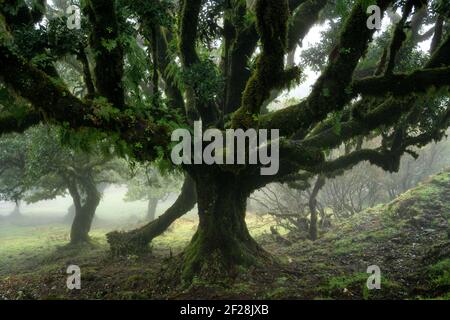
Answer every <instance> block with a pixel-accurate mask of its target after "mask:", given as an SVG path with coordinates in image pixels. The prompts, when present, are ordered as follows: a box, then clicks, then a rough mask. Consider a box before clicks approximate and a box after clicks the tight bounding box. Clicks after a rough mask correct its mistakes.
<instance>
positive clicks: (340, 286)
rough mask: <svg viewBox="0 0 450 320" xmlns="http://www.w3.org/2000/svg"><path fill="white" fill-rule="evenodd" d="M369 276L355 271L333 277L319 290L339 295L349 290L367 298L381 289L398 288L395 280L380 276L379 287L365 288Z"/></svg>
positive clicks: (376, 294)
mask: <svg viewBox="0 0 450 320" xmlns="http://www.w3.org/2000/svg"><path fill="white" fill-rule="evenodd" d="M369 276H370V275H369V274H367V273H355V274H353V275H350V276H338V277H333V278H331V279H330V280H329V281H328V283H327V285H325V286H322V287H321V291H322V292H324V293H325V294H330V295H332V296H335V295H339V296H341V295H343V294H344V295H345V293H347V292H349V293H350V294H352V295H357V296H358V297H362V298H363V299H365V300H367V299H372V298H376V297H377V296H378V295H379V294H380V293H382V291H383V290H384V291H388V290H389V291H391V290H397V289H399V288H400V286H399V284H398V283H396V282H395V281H391V280H389V279H387V278H385V277H382V278H381V289H379V290H378V289H374V290H369V289H368V288H367V279H368V278H369Z"/></svg>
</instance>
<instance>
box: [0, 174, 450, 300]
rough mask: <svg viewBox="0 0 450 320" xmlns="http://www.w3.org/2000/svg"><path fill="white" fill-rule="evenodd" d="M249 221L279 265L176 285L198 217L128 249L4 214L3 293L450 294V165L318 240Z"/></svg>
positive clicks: (99, 234) (0, 229)
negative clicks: (132, 252) (75, 271)
mask: <svg viewBox="0 0 450 320" xmlns="http://www.w3.org/2000/svg"><path fill="white" fill-rule="evenodd" d="M247 222H248V225H249V228H250V229H251V233H252V235H253V236H254V237H255V238H256V239H257V240H258V241H259V243H260V244H261V245H262V246H263V247H264V248H265V249H266V250H267V251H269V252H270V253H272V254H273V255H274V256H275V257H276V258H277V260H278V261H279V263H278V264H277V265H276V266H272V267H270V268H264V269H259V268H252V269H250V270H247V271H243V272H242V273H241V274H240V276H239V277H238V278H237V279H235V280H234V281H230V282H227V283H226V284H222V285H217V284H215V285H212V284H209V283H204V282H202V281H200V280H194V281H193V283H192V284H191V285H190V286H189V287H181V286H177V287H174V288H171V287H167V285H166V284H165V282H164V281H163V279H164V278H163V277H162V275H164V270H165V269H166V268H167V266H168V265H170V262H171V261H173V260H172V259H176V256H177V254H178V253H179V252H181V250H182V249H183V248H184V247H185V246H186V244H187V243H188V242H189V240H190V238H191V236H192V235H193V233H194V231H195V228H196V221H195V220H194V219H188V218H183V219H180V220H179V221H177V222H176V223H175V224H174V225H173V226H172V227H171V228H170V230H168V231H167V232H166V233H165V234H164V235H163V236H161V237H159V238H157V239H156V240H155V241H154V243H153V244H152V251H151V252H149V253H147V254H145V255H143V256H128V257H122V258H115V257H111V256H110V255H109V253H108V247H107V244H106V241H105V237H104V235H105V233H106V232H108V231H109V230H110V228H105V229H95V230H93V231H92V232H91V235H92V239H93V241H92V244H90V245H85V246H81V247H68V246H66V245H64V244H65V243H67V242H68V227H67V226H64V225H60V224H50V225H41V226H26V225H24V223H18V222H17V221H16V222H15V223H12V222H7V221H6V222H5V221H3V222H2V221H0V299H225V298H229V299H255V298H258V299H450V240H449V238H450V227H449V224H450V172H445V173H442V174H439V175H436V176H434V177H432V178H430V179H429V180H428V181H426V182H424V183H422V184H421V185H419V186H418V187H417V188H414V189H412V190H409V191H408V192H406V193H404V194H403V195H401V196H400V197H399V198H397V199H396V200H394V201H393V202H391V203H389V204H386V205H379V206H377V207H374V208H370V209H367V210H365V211H363V212H361V213H359V214H358V215H357V216H355V217H353V218H351V219H348V220H343V221H339V222H335V224H334V225H333V227H332V228H331V230H328V231H327V232H326V233H323V234H322V235H321V237H320V238H319V239H318V240H317V241H315V242H312V241H309V240H299V239H298V237H295V236H292V235H289V234H283V233H282V235H283V237H285V240H283V241H280V239H279V238H278V240H277V239H275V238H274V237H273V236H272V235H271V234H270V232H269V228H270V226H272V225H274V221H273V220H272V219H271V218H270V217H268V216H264V217H260V216H256V215H253V214H250V215H249V217H248V219H247ZM130 227H131V226H130ZM72 264H73V265H78V266H80V268H81V279H82V280H81V281H82V288H81V290H68V289H67V287H66V280H67V274H66V268H67V266H68V265H72ZM372 265H377V266H378V267H379V268H380V270H381V288H380V289H379V290H377V289H374V290H369V289H368V288H367V285H366V283H367V279H368V278H369V276H370V274H368V273H367V268H368V267H369V266H372Z"/></svg>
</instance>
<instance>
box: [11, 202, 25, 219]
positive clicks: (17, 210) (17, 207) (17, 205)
mask: <svg viewBox="0 0 450 320" xmlns="http://www.w3.org/2000/svg"><path fill="white" fill-rule="evenodd" d="M9 216H10V217H11V218H18V217H21V216H22V213H21V212H20V200H16V201H15V206H14V210H13V211H11V213H10V214H9Z"/></svg>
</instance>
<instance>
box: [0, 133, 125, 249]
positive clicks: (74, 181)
mask: <svg viewBox="0 0 450 320" xmlns="http://www.w3.org/2000/svg"><path fill="white" fill-rule="evenodd" d="M11 141H12V142H14V144H9V148H8V149H2V150H3V152H2V154H3V158H4V159H6V158H8V157H9V158H10V159H14V158H17V157H19V156H20V160H21V162H20V166H19V168H20V170H18V169H17V167H18V166H17V164H16V163H15V162H12V161H11V162H9V163H8V165H6V166H4V167H2V168H3V171H4V172H3V175H2V177H3V176H5V179H2V180H1V182H2V188H3V189H4V190H10V191H9V193H2V194H3V195H4V199H13V200H17V201H19V200H25V201H26V202H29V203H33V202H38V201H41V200H49V199H54V198H55V197H57V196H63V195H66V194H69V195H70V196H71V197H72V199H73V204H74V208H75V215H74V219H73V222H72V227H71V232H70V241H71V243H80V242H86V241H89V231H90V229H91V225H92V221H93V218H94V215H95V211H96V209H97V207H98V205H99V203H100V199H101V192H100V191H99V186H101V185H102V184H107V183H113V182H115V181H117V180H118V179H119V175H118V174H117V173H116V172H117V170H121V168H122V166H123V163H122V162H118V161H117V160H115V159H114V156H113V152H112V151H113V150H112V149H109V147H108V144H107V143H106V142H105V144H104V145H102V143H101V142H98V143H96V144H95V145H91V146H89V147H88V148H89V150H85V151H82V150H79V149H78V150H77V149H76V148H70V147H69V146H67V145H63V144H62V143H61V134H60V131H59V130H58V129H55V128H52V127H45V126H42V125H40V126H36V127H33V128H30V129H29V130H27V131H26V132H25V133H24V134H22V135H21V134H14V135H10V136H4V137H2V138H1V139H0V144H2V145H4V144H6V145H8V143H10V142H11ZM78 142H79V143H81V141H78ZM85 147H86V146H85ZM5 164H6V163H5ZM6 177H7V178H8V180H6Z"/></svg>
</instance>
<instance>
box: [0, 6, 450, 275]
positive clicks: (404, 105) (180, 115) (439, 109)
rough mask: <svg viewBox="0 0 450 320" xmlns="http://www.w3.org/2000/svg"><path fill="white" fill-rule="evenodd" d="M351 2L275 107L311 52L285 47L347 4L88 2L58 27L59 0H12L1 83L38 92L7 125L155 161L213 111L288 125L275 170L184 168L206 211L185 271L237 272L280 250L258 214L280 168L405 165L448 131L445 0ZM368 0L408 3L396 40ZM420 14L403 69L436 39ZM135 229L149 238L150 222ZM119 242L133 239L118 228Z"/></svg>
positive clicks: (227, 123)
mask: <svg viewBox="0 0 450 320" xmlns="http://www.w3.org/2000/svg"><path fill="white" fill-rule="evenodd" d="M340 3H341V4H342V3H343V2H342V1H340ZM345 3H350V4H349V6H350V7H348V8H347V9H346V8H344V10H343V11H342V13H340V14H338V15H335V16H334V17H333V18H332V19H330V20H332V21H331V22H330V23H333V24H335V25H336V28H334V30H333V41H331V45H330V46H331V47H330V48H329V49H330V50H328V51H327V56H326V57H325V59H323V61H322V62H324V66H323V67H322V68H321V74H320V76H319V78H318V79H317V81H316V83H315V84H314V85H313V87H312V90H311V93H310V94H309V95H308V97H307V98H305V99H303V100H301V101H300V102H299V103H295V104H293V105H290V106H288V107H286V108H284V109H282V110H277V111H273V112H267V110H266V108H265V107H266V106H267V102H268V101H270V99H273V97H276V96H277V95H278V94H279V93H280V92H282V91H283V90H286V89H289V88H291V87H293V86H295V85H296V83H298V82H299V81H301V79H302V72H303V70H304V66H303V65H302V64H299V65H296V64H295V61H294V63H293V61H292V59H288V60H287V62H288V63H286V57H287V56H290V57H291V58H292V52H293V51H294V50H296V49H297V48H298V46H299V44H300V43H301V41H302V39H303V38H304V37H305V35H306V34H307V33H308V31H309V30H310V28H311V27H312V26H313V25H314V24H315V23H316V22H319V21H321V19H322V16H321V13H322V12H323V11H324V10H332V8H333V4H329V3H328V1H326V0H303V1H302V0H257V1H244V0H225V1H210V0H181V1H168V0H167V1H164V0H160V1H155V0H154V1H146V0H139V1H120V0H116V1H111V0H85V1H81V9H82V21H81V26H80V27H81V29H76V32H70V31H68V30H66V31H63V32H58V31H61V28H65V25H64V23H57V22H54V23H50V22H46V21H44V20H43V17H44V15H45V12H44V10H43V9H44V8H45V1H35V2H34V5H33V6H32V7H28V6H27V5H26V3H25V1H20V0H3V1H2V5H1V17H0V29H1V39H0V61H1V64H2V68H1V71H0V75H1V76H2V85H3V86H5V87H6V88H8V90H12V91H13V92H14V94H15V95H16V96H17V97H19V98H20V99H24V100H25V101H26V103H24V104H23V106H22V108H21V112H20V115H18V114H17V113H13V112H12V111H11V110H4V111H3V110H2V113H1V116H0V123H1V127H0V128H1V129H0V131H1V132H2V133H5V132H8V131H21V130H23V129H24V128H26V127H28V126H30V125H32V124H35V123H38V122H41V121H44V120H45V121H49V122H52V123H54V124H58V125H61V126H64V127H65V128H66V129H67V130H72V131H74V132H77V131H80V130H87V129H89V130H93V131H98V132H107V133H109V134H110V135H111V136H112V137H114V138H115V142H116V144H117V145H120V146H122V147H123V148H124V151H125V152H126V154H127V155H129V156H130V157H133V158H134V159H136V160H137V161H142V162H145V161H153V160H156V159H159V160H161V159H169V155H170V147H171V143H170V142H171V141H170V140H171V139H170V135H171V132H172V131H173V130H174V129H176V128H179V127H185V128H189V127H191V126H192V123H193V121H195V120H198V119H201V120H202V122H203V128H216V129H218V130H220V131H221V132H224V130H225V129H230V128H232V129H239V128H240V129H244V130H245V129H249V128H256V129H279V130H280V131H279V132H280V138H279V140H277V142H279V143H280V169H279V171H278V173H277V174H276V175H273V176H263V175H260V169H261V165H232V166H230V165H205V164H203V165H183V166H182V168H181V169H182V170H184V172H185V173H186V175H188V177H189V178H188V179H192V180H193V181H194V182H195V186H196V201H197V204H198V214H199V226H198V230H197V232H196V234H195V236H194V237H193V239H192V241H191V243H190V244H189V246H188V247H187V248H186V249H185V251H184V253H183V254H182V256H181V257H180V259H181V260H182V263H181V264H180V265H181V269H182V270H181V274H182V277H183V278H184V279H185V280H190V279H192V277H194V276H195V275H200V276H201V275H207V274H211V273H214V271H217V272H220V274H221V276H224V275H225V274H229V275H232V274H234V273H235V272H237V271H239V270H241V268H240V267H248V266H250V265H258V264H263V263H264V262H266V261H269V260H270V259H271V257H270V256H269V255H268V254H267V253H266V252H265V251H264V250H263V249H262V248H261V247H260V246H259V245H258V243H256V241H255V240H254V239H253V238H252V237H251V236H250V234H249V231H248V229H247V226H246V223H245V211H246V202H247V198H248V197H249V195H250V193H252V192H253V191H254V190H256V189H258V188H261V187H262V186H264V185H266V184H268V183H270V182H274V181H289V180H291V181H292V180H299V179H307V178H308V177H310V176H315V175H318V174H322V175H328V174H329V175H334V174H337V172H339V171H342V170H345V169H347V168H351V167H352V166H354V165H356V164H358V163H360V162H362V161H369V162H370V163H371V164H373V165H377V166H379V167H381V168H383V169H384V170H387V171H396V170H398V168H399V162H400V158H401V156H402V155H403V154H404V153H413V152H412V151H411V150H410V149H409V148H410V147H411V146H416V145H424V144H425V143H427V142H429V141H431V140H439V139H441V137H442V135H443V134H444V132H445V129H446V128H447V127H448V121H449V118H450V109H449V108H448V91H447V89H446V88H447V87H448V85H449V82H450V80H449V79H450V77H449V75H450V61H449V59H450V39H449V37H448V32H447V29H448V28H447V27H448V24H447V22H446V19H447V18H448V16H447V15H448V8H446V5H447V3H446V1H432V2H430V3H427V2H426V1H417V0H411V1H408V0H406V1H393V0H374V1H363V0H355V1H350V2H345ZM368 5H377V6H378V8H379V9H380V12H381V13H382V14H384V13H385V11H386V9H388V8H390V7H393V6H394V7H395V8H397V11H398V12H401V16H400V17H399V19H394V20H395V22H393V23H395V25H393V28H392V30H391V32H390V33H388V35H389V36H388V37H387V38H388V39H387V41H386V42H385V45H384V47H382V50H371V48H372V44H373V42H374V34H375V31H376V30H375V29H373V28H369V27H368V25H367V20H368V18H370V13H367V7H368ZM341 7H342V5H341ZM423 10H425V11H426V13H425V14H424V13H423ZM55 19H56V18H55ZM59 19H61V18H59ZM50 21H51V20H50ZM37 22H41V24H40V25H39V26H40V27H37V25H36V23H37ZM421 26H425V27H427V28H430V30H431V31H429V33H430V34H431V37H432V41H431V46H432V48H431V49H430V51H431V54H429V55H428V56H427V57H425V59H424V60H423V61H421V60H419V59H418V60H417V65H416V66H415V68H414V70H413V71H407V72H405V71H402V69H401V68H399V67H398V66H399V65H400V64H401V62H402V56H403V55H407V54H409V53H412V52H415V51H414V50H415V48H416V46H417V43H418V42H419V41H420V39H418V38H420V37H425V35H424V34H423V33H422V31H421ZM36 33H39V34H40V37H36V35H35V34H36ZM42 37H44V39H45V40H44V41H42ZM60 38H63V39H64V41H61V40H62V39H60ZM24 39H25V40H24ZM30 39H32V40H30ZM39 39H40V40H39ZM55 40H58V41H55ZM24 42H26V43H28V46H24V45H23V44H24ZM31 43H33V45H31ZM379 47H380V46H378V48H379ZM67 56H71V57H73V59H72V63H73V65H74V69H76V70H77V72H78V73H79V75H81V76H82V77H83V79H84V82H85V86H84V87H85V88H86V90H84V92H83V93H82V94H74V93H73V92H72V91H71V90H69V88H68V87H67V85H66V84H65V79H64V77H62V76H61V74H60V73H58V68H57V64H58V63H59V62H60V61H62V60H63V59H64V58H65V57H67ZM370 59H372V60H371V61H372V62H370V61H368V60H370ZM374 60H375V61H376V63H373V61H374ZM75 66H76V68H75ZM429 101H433V102H434V103H431V104H429V103H428V102H429ZM337 123H338V125H336V124H337ZM374 132H377V133H379V134H381V135H382V141H381V142H380V144H379V145H378V146H376V147H372V148H366V147H364V146H362V147H352V148H350V149H349V150H348V152H347V153H346V154H345V155H343V156H341V157H339V158H336V159H329V158H327V156H326V155H327V153H328V152H329V150H332V149H334V148H337V147H338V146H340V145H341V144H342V143H344V142H348V141H352V140H354V139H361V138H362V139H364V137H366V136H369V135H372V134H373V133H374ZM273 142H274V141H271V142H270V143H273ZM189 190H191V191H192V188H189ZM183 196H185V194H183V193H182V195H181V197H183ZM190 200H192V197H190ZM180 207H181V208H182V209H185V208H186V206H180ZM187 207H189V206H187ZM176 213H177V214H175V215H174V216H179V215H180V213H181V214H182V212H181V211H178V212H176ZM169 220H170V219H169ZM148 227H151V225H149V226H148ZM147 235H148V234H147ZM124 237H126V236H124ZM150 238H151V237H150ZM134 239H140V240H141V241H137V242H139V243H144V242H145V241H148V240H149V239H148V238H145V233H138V236H137V237H136V238H134ZM114 240H115V241H114V243H116V244H117V245H120V237H119V236H118V237H115V238H114ZM150 240H151V239H150Z"/></svg>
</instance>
